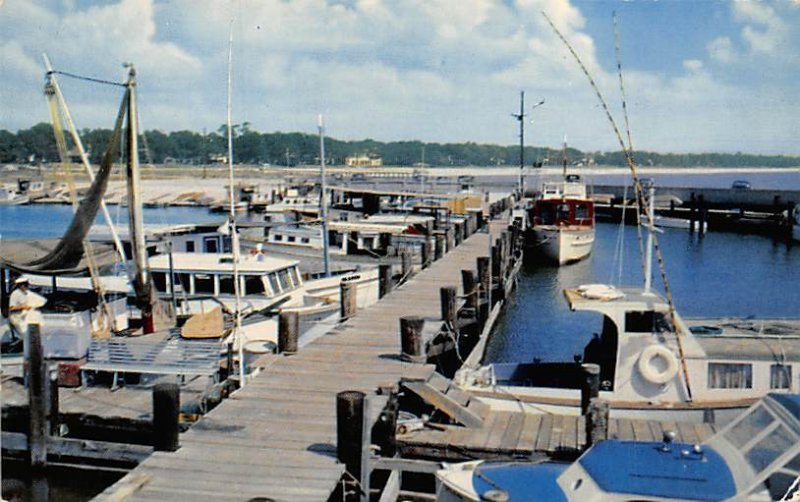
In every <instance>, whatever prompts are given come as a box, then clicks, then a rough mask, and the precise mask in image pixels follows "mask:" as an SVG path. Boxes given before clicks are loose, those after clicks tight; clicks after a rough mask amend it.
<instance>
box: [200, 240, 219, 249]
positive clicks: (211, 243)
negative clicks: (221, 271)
mask: <svg viewBox="0 0 800 502" xmlns="http://www.w3.org/2000/svg"><path fill="white" fill-rule="evenodd" d="M203 251H204V252H206V253H218V252H219V242H218V241H217V238H216V237H206V238H204V239H203Z"/></svg>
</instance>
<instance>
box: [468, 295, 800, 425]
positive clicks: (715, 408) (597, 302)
mask: <svg viewBox="0 0 800 502" xmlns="http://www.w3.org/2000/svg"><path fill="white" fill-rule="evenodd" d="M564 295H565V297H566V300H567V302H568V304H569V307H570V309H571V310H573V311H580V312H595V313H597V314H600V315H601V316H602V323H601V328H600V330H599V333H595V334H594V335H592V336H591V337H590V340H589V341H588V343H587V344H586V346H585V348H584V350H583V354H581V355H576V356H575V360H574V361H570V362H539V361H534V362H525V363H495V364H491V365H489V366H486V367H484V368H482V369H481V370H478V371H477V372H474V374H472V375H471V376H470V377H468V376H467V375H464V376H463V377H462V378H465V380H462V381H464V382H468V385H467V387H468V388H469V389H470V390H472V391H473V392H474V393H475V394H476V395H478V396H482V397H483V398H484V399H483V400H484V401H486V402H487V403H488V404H490V405H492V406H493V407H497V408H500V409H503V408H506V407H509V406H523V407H525V408H529V409H531V410H533V411H535V412H539V413H559V414H572V415H577V414H580V410H581V390H580V388H581V385H582V381H583V379H584V376H583V367H582V364H584V363H591V364H595V365H597V366H598V367H599V373H600V374H599V378H600V392H599V394H600V397H601V398H602V399H606V400H608V402H609V404H610V407H611V416H612V417H620V418H639V419H651V420H671V421H680V422H703V421H707V422H708V421H716V422H718V423H725V422H727V421H729V420H731V419H732V418H733V417H734V416H736V414H737V413H739V412H741V411H742V410H743V409H744V408H746V407H747V406H749V405H751V404H752V403H753V402H754V401H756V400H757V399H759V398H760V397H762V396H764V395H765V394H767V393H769V392H798V391H800V387H798V382H797V375H798V374H800V321H793V320H786V319H774V320H758V321H755V320H741V319H716V320H712V319H683V318H682V317H681V316H680V315H679V314H678V313H677V312H675V311H674V310H671V309H670V305H669V304H668V302H667V301H666V300H665V298H664V297H663V296H661V295H660V294H658V293H656V292H655V291H652V290H648V289H642V288H617V287H614V286H608V285H603V284H589V285H583V286H579V287H577V288H571V289H567V290H565V292H564ZM464 371H467V372H469V370H464Z"/></svg>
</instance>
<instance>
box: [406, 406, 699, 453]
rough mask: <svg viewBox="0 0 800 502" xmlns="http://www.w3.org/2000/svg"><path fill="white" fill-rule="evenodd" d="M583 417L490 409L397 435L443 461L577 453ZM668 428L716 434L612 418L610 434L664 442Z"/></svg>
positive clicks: (686, 436)
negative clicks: (477, 417) (473, 421)
mask: <svg viewBox="0 0 800 502" xmlns="http://www.w3.org/2000/svg"><path fill="white" fill-rule="evenodd" d="M584 424H585V421H584V418H583V417H579V416H567V415H549V414H537V413H530V412H528V413H526V412H523V411H490V412H488V413H487V414H486V416H485V419H484V421H483V426H482V427H478V428H472V427H461V426H458V425H439V424H437V429H441V430H436V429H423V430H420V431H414V432H410V433H407V434H403V435H398V436H397V442H398V446H399V447H400V450H401V451H402V452H403V456H416V457H419V456H422V457H430V456H437V457H439V459H440V460H441V459H442V458H446V459H448V460H469V459H471V458H474V456H479V457H480V458H501V459H510V458H518V457H521V456H522V457H531V456H533V455H536V454H546V455H558V454H569V453H577V452H579V451H580V450H582V449H583V446H584V444H585V432H584V430H585V429H584V426H585V425H584ZM665 431H673V432H675V433H676V440H677V441H681V442H687V443H699V442H702V441H704V440H705V439H708V438H709V437H711V436H712V435H713V434H714V432H715V428H714V426H713V425H711V424H683V423H681V424H676V423H675V422H655V421H646V420H628V419H611V420H610V421H609V431H608V434H609V437H617V438H618V439H624V440H640V441H660V440H661V438H662V437H663V434H664V432H665Z"/></svg>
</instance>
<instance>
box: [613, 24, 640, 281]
mask: <svg viewBox="0 0 800 502" xmlns="http://www.w3.org/2000/svg"><path fill="white" fill-rule="evenodd" d="M611 19H612V21H613V23H614V55H615V56H616V58H617V76H618V77H619V91H620V95H621V97H622V116H623V117H624V119H625V133H626V134H627V136H628V151H629V152H630V156H631V158H633V139H632V138H631V125H630V121H629V120H628V98H627V96H626V95H625V80H624V78H623V77H622V56H621V51H620V43H619V24H618V23H617V12H616V11H614V12H613V13H612V15H611ZM626 189H627V185H626ZM623 202H624V201H623ZM642 205H643V201H642V200H641V199H640V198H639V195H638V194H637V197H636V208H637V210H636V237H637V238H638V240H639V259H640V260H641V262H642V273H643V274H644V271H645V269H646V268H647V266H646V265H645V263H644V259H645V258H644V238H643V237H642V226H641V217H640V214H639V213H640V211H641V207H642ZM623 208H624V206H623ZM620 275H621V274H620Z"/></svg>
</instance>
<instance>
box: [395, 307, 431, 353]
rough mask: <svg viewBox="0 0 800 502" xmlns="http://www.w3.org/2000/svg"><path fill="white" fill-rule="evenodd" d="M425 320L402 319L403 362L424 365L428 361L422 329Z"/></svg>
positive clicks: (417, 318) (419, 318) (401, 344)
mask: <svg viewBox="0 0 800 502" xmlns="http://www.w3.org/2000/svg"><path fill="white" fill-rule="evenodd" d="M424 326H425V319H423V318H422V317H418V316H405V317H401V318H400V350H401V354H400V356H401V357H402V359H403V360H405V361H410V362H412V363H424V362H425V361H426V360H427V356H426V355H425V346H424V343H423V340H422V328H423V327H424Z"/></svg>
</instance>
